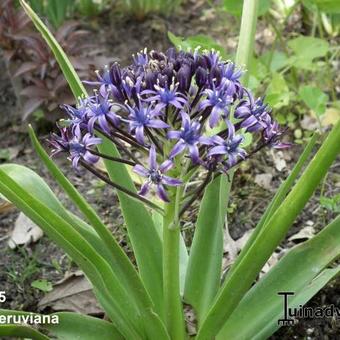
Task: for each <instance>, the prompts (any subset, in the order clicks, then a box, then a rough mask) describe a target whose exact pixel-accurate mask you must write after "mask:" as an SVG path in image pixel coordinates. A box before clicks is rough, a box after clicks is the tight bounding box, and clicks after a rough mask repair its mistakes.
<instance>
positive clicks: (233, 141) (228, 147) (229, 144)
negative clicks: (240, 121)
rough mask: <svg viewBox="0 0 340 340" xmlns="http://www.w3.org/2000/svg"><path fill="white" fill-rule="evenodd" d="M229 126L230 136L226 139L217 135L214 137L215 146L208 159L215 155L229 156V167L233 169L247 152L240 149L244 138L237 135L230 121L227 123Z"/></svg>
mask: <svg viewBox="0 0 340 340" xmlns="http://www.w3.org/2000/svg"><path fill="white" fill-rule="evenodd" d="M226 123H227V126H228V135H227V138H226V139H223V138H221V137H220V136H218V135H216V136H214V137H212V140H213V142H214V144H215V146H214V147H212V148H211V149H210V150H209V152H208V157H210V156H215V155H218V156H220V155H225V156H227V165H228V166H229V167H232V166H233V165H235V164H236V163H237V159H238V157H241V158H245V156H246V152H245V151H244V150H243V149H242V148H240V144H241V143H242V141H243V139H244V138H243V136H240V135H235V127H234V125H233V124H232V123H231V122H230V121H228V120H227V121H226Z"/></svg>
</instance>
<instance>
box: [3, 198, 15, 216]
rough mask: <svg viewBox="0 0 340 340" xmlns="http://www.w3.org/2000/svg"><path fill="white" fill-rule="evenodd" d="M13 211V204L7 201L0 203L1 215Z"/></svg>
mask: <svg viewBox="0 0 340 340" xmlns="http://www.w3.org/2000/svg"><path fill="white" fill-rule="evenodd" d="M13 210H15V205H14V204H13V203H11V202H7V201H0V215H1V214H7V213H9V212H11V211H13Z"/></svg>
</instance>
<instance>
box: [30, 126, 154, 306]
mask: <svg viewBox="0 0 340 340" xmlns="http://www.w3.org/2000/svg"><path fill="white" fill-rule="evenodd" d="M29 134H30V137H31V140H32V143H33V146H34V148H35V150H36V152H37V154H38V155H39V157H40V158H41V160H42V161H43V162H44V164H45V165H46V167H47V168H48V170H49V172H50V173H51V175H52V176H53V177H54V179H55V180H56V181H57V182H58V184H59V185H60V186H61V187H62V188H63V189H64V190H65V192H66V193H67V195H68V197H69V198H70V199H71V200H72V201H73V202H74V203H75V204H76V205H77V207H78V208H79V210H80V211H81V212H82V213H83V214H84V216H85V217H86V218H87V219H88V221H89V222H90V223H91V225H92V227H93V228H94V229H95V230H96V232H97V234H98V235H99V237H100V238H101V240H98V241H99V244H98V246H100V248H101V251H103V250H107V252H109V253H110V254H109V255H107V256H106V258H107V259H108V258H109V259H110V262H111V263H112V269H113V271H115V272H116V273H117V276H118V277H119V278H120V279H121V280H122V283H123V285H124V286H125V287H126V288H127V289H128V291H129V294H131V295H132V296H134V299H135V300H136V302H137V304H140V305H141V308H142V309H143V308H147V309H150V308H152V301H151V300H150V297H149V295H148V294H147V292H146V290H145V288H144V286H143V284H142V282H141V280H140V277H139V275H138V273H137V272H136V270H135V268H134V267H133V265H132V263H131V262H130V260H129V258H128V257H127V256H126V254H125V252H124V251H123V250H122V248H121V247H120V246H119V244H118V243H117V241H116V240H115V238H114V237H113V235H112V233H111V232H110V231H109V230H108V229H107V227H106V226H105V225H104V224H103V222H102V221H101V219H100V217H99V216H98V215H97V213H96V212H95V211H94V209H93V208H92V207H91V206H90V205H89V204H88V203H87V202H86V200H85V199H84V198H83V196H82V195H81V194H80V193H79V192H78V191H77V189H76V188H75V187H74V186H73V185H72V183H71V182H70V181H69V180H68V179H67V178H66V177H65V176H64V174H63V173H62V171H61V170H60V169H59V168H58V166H57V165H56V164H55V163H54V162H53V161H52V159H51V158H50V157H49V156H48V154H47V153H46V151H45V150H44V148H43V147H42V145H41V144H40V143H39V141H38V139H37V137H36V135H35V134H34V131H33V129H32V127H29ZM32 189H33V188H32ZM77 222H78V223H77V224H79V220H78V221H77ZM97 243H98V242H97ZM103 243H104V244H105V245H106V247H104V248H103ZM107 252H106V253H107Z"/></svg>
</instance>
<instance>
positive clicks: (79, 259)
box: [0, 164, 140, 339]
mask: <svg viewBox="0 0 340 340" xmlns="http://www.w3.org/2000/svg"><path fill="white" fill-rule="evenodd" d="M18 173H20V174H24V173H25V176H26V178H29V180H28V183H30V185H35V186H37V187H39V190H45V191H46V192H45V195H46V196H47V195H48V193H50V194H51V195H53V193H52V191H51V190H50V189H49V188H48V186H47V185H46V184H45V183H44V182H43V181H42V180H40V181H38V180H37V178H40V177H39V176H37V175H36V174H35V176H34V175H32V174H34V172H32V171H31V170H29V169H27V168H25V167H22V166H18V165H16V166H15V165H11V164H5V165H2V166H0V192H1V193H2V194H3V195H4V196H5V197H6V198H7V199H8V200H10V201H11V202H13V203H14V204H15V205H16V206H17V207H18V208H19V209H20V210H21V211H22V212H23V213H24V214H25V215H26V216H28V217H29V218H30V219H31V220H32V221H33V222H35V223H36V224H37V225H39V226H40V227H41V228H42V229H43V230H44V231H45V232H46V234H47V235H48V236H49V237H50V238H51V239H52V240H54V241H55V242H56V243H57V244H58V245H59V246H60V247H62V248H63V249H64V250H65V251H66V252H67V253H68V254H69V255H70V256H71V258H72V259H73V260H74V261H75V262H76V263H77V264H78V265H79V267H80V268H81V269H82V270H83V271H84V273H85V275H86V276H87V277H88V279H89V280H90V282H91V283H92V284H93V286H94V287H95V288H96V289H95V290H94V292H95V293H96V292H97V295H98V294H99V295H100V296H98V298H99V300H103V299H105V300H107V301H108V302H109V303H108V304H107V305H106V306H105V307H106V308H105V307H104V309H105V310H106V312H107V313H108V315H109V316H110V318H111V319H112V322H114V324H115V325H116V327H117V328H118V329H119V331H120V332H121V333H122V334H124V336H126V337H132V338H134V337H136V339H138V338H139V335H138V332H137V331H136V329H138V327H140V325H139V322H138V311H137V308H136V305H135V301H134V300H133V299H132V298H131V296H129V295H128V293H127V292H126V290H125V288H124V287H123V286H122V284H121V282H120V280H119V279H118V278H117V277H116V275H115V274H114V273H113V271H112V270H111V268H110V266H109V265H108V263H107V262H106V261H105V260H104V259H103V258H102V257H101V256H100V255H99V254H98V253H97V252H96V250H95V249H94V248H93V247H92V246H91V245H90V244H89V243H88V242H87V241H86V239H85V238H83V237H82V236H81V234H79V233H78V232H77V231H76V230H75V229H74V228H73V227H72V225H71V224H70V223H68V222H67V221H66V220H65V219H64V218H62V217H60V215H59V214H58V213H56V212H55V211H54V210H53V209H50V208H49V206H48V205H46V204H44V203H43V202H41V201H40V200H39V199H37V198H36V197H34V196H33V195H32V192H27V191H26V190H25V189H24V188H23V187H22V186H21V183H20V184H18V183H17V182H16V181H15V179H13V178H12V177H11V175H12V176H13V174H18ZM14 176H15V175H14ZM51 195H50V196H51ZM47 200H48V199H47ZM44 202H45V201H44Z"/></svg>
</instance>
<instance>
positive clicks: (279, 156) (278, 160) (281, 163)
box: [271, 149, 287, 172]
mask: <svg viewBox="0 0 340 340" xmlns="http://www.w3.org/2000/svg"><path fill="white" fill-rule="evenodd" d="M271 155H272V157H273V161H274V165H275V168H276V170H277V171H280V172H281V171H282V170H284V169H285V168H286V167H287V163H286V161H285V159H284V154H283V152H282V151H274V150H273V149H271Z"/></svg>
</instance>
